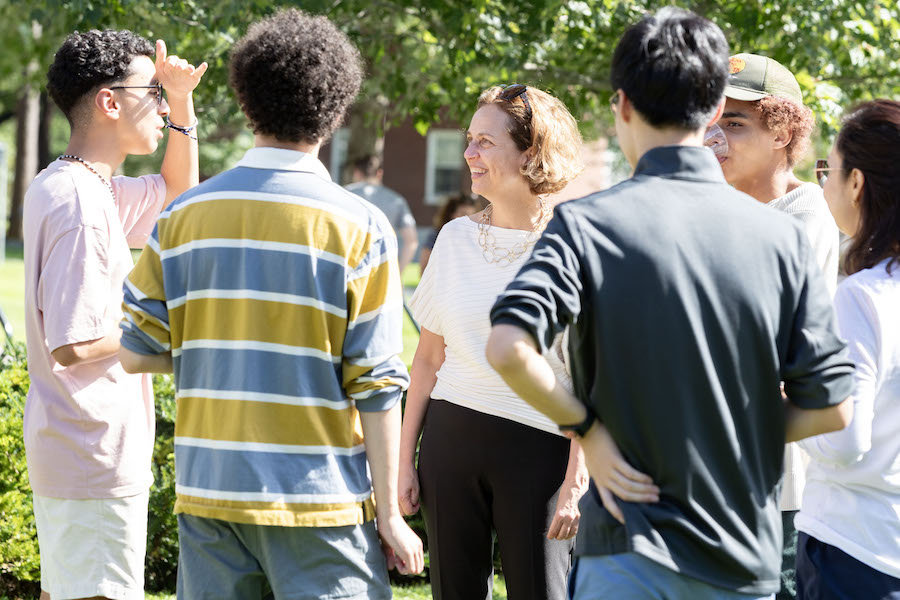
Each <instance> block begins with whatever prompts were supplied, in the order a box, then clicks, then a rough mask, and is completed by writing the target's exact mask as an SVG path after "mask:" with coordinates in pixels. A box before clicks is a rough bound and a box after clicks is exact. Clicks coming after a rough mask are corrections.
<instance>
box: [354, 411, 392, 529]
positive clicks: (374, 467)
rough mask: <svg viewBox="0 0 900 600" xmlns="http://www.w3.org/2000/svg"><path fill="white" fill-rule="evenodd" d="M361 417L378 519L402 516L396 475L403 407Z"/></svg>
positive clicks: (362, 413) (363, 413)
mask: <svg viewBox="0 0 900 600" xmlns="http://www.w3.org/2000/svg"><path fill="white" fill-rule="evenodd" d="M359 416H360V421H361V423H362V430H363V438H364V440H365V445H366V456H367V457H368V460H369V469H370V471H371V473H372V488H373V489H374V491H375V510H376V515H377V517H378V519H388V518H391V517H394V516H399V515H400V506H399V505H398V504H397V474H398V464H399V457H400V403H399V402H398V403H397V404H395V405H394V406H393V408H391V409H390V410H387V411H375V412H363V411H360V413H359Z"/></svg>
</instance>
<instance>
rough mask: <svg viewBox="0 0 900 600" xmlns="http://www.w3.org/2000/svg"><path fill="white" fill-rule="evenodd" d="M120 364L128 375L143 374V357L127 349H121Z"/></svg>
mask: <svg viewBox="0 0 900 600" xmlns="http://www.w3.org/2000/svg"><path fill="white" fill-rule="evenodd" d="M119 362H120V363H122V368H123V369H125V372H126V373H132V374H134V373H140V372H141V357H140V356H139V355H137V354H135V353H134V352H132V351H131V350H128V349H127V348H121V347H120V348H119Z"/></svg>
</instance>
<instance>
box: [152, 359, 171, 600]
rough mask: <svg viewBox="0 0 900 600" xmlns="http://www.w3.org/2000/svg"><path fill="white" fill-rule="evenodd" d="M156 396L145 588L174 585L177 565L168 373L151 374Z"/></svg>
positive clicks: (169, 588)
mask: <svg viewBox="0 0 900 600" xmlns="http://www.w3.org/2000/svg"><path fill="white" fill-rule="evenodd" d="M153 394H154V396H155V397H156V441H155V442H154V445H153V462H152V464H151V468H152V470H153V487H152V488H151V489H150V507H149V513H150V514H149V518H148V520H147V563H146V567H145V569H144V586H145V587H146V588H147V590H149V591H163V590H174V589H175V577H176V574H177V569H178V521H177V520H176V518H175V513H174V512H173V510H174V508H175V384H174V382H173V380H172V376H171V375H155V376H154V377H153Z"/></svg>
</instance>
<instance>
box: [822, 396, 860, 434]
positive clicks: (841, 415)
mask: <svg viewBox="0 0 900 600" xmlns="http://www.w3.org/2000/svg"><path fill="white" fill-rule="evenodd" d="M823 412H824V414H823V415H822V416H823V418H822V419H821V421H820V424H821V428H822V431H820V432H819V433H830V432H832V431H840V430H841V429H844V428H845V427H847V426H848V425H850V422H851V421H853V401H852V400H851V399H849V398H847V399H846V400H844V401H843V402H841V403H840V404H838V405H836V406H832V407H830V408H826V409H824V411H823Z"/></svg>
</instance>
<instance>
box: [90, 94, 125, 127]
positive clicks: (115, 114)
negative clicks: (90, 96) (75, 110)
mask: <svg viewBox="0 0 900 600" xmlns="http://www.w3.org/2000/svg"><path fill="white" fill-rule="evenodd" d="M94 106H95V107H96V108H98V109H99V110H100V113H101V114H102V115H103V116H105V117H108V118H110V119H113V120H117V119H118V118H119V116H120V114H121V113H120V106H119V103H118V102H116V95H115V94H114V93H113V91H112V90H111V89H109V88H103V89H101V90H100V91H99V92H97V93H96V95H94Z"/></svg>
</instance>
